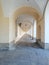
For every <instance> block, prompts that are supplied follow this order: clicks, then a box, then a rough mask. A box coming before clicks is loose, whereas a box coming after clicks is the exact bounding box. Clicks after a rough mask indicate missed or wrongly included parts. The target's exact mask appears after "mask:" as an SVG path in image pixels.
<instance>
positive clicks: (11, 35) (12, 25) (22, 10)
mask: <svg viewBox="0 0 49 65" xmlns="http://www.w3.org/2000/svg"><path fill="white" fill-rule="evenodd" d="M22 14H28V15H31V16H32V17H34V19H35V20H37V21H38V20H40V19H41V18H42V15H41V14H40V13H39V12H38V11H37V10H36V9H35V8H32V7H26V6H24V7H20V8H18V9H16V10H15V11H14V12H13V14H12V16H11V18H10V19H9V24H10V25H9V27H10V29H11V30H9V41H10V42H11V41H13V40H14V39H15V33H16V30H15V28H16V27H15V25H16V23H15V22H16V19H17V17H18V16H19V15H22ZM13 31H14V32H13Z"/></svg>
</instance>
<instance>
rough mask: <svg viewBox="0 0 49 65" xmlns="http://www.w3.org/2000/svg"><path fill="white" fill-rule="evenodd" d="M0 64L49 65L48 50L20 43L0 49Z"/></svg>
mask: <svg viewBox="0 0 49 65" xmlns="http://www.w3.org/2000/svg"><path fill="white" fill-rule="evenodd" d="M36 47H37V46H36ZM0 65H49V50H44V49H41V48H39V47H38V48H34V47H29V46H20V45H18V46H16V49H15V50H10V51H9V50H0Z"/></svg>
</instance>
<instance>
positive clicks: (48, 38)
mask: <svg viewBox="0 0 49 65" xmlns="http://www.w3.org/2000/svg"><path fill="white" fill-rule="evenodd" d="M45 43H49V2H48V4H47V7H46V11H45Z"/></svg>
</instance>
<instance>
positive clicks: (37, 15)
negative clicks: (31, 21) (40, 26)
mask: <svg viewBox="0 0 49 65" xmlns="http://www.w3.org/2000/svg"><path fill="white" fill-rule="evenodd" d="M21 14H29V15H31V16H33V17H34V18H35V19H36V20H40V19H41V18H42V15H41V14H40V13H39V11H37V10H36V9H35V8H32V7H20V8H18V9H16V10H15V11H14V12H13V15H12V16H13V20H14V21H15V20H16V17H18V16H19V15H21Z"/></svg>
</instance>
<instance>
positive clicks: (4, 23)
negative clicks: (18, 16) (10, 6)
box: [0, 1, 9, 43]
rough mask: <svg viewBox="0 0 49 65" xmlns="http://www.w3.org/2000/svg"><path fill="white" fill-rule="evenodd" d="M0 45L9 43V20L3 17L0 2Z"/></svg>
mask: <svg viewBox="0 0 49 65" xmlns="http://www.w3.org/2000/svg"><path fill="white" fill-rule="evenodd" d="M0 43H9V18H7V17H4V15H3V10H2V6H1V1H0Z"/></svg>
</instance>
